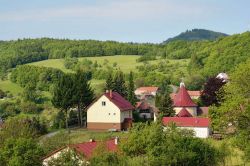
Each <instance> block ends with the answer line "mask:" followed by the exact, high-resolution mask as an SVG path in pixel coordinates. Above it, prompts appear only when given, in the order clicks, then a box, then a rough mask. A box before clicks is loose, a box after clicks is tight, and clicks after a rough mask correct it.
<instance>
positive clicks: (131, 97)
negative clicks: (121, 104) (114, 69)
mask: <svg viewBox="0 0 250 166" xmlns="http://www.w3.org/2000/svg"><path fill="white" fill-rule="evenodd" d="M128 81H129V82H128V95H127V99H128V101H129V102H130V103H131V104H132V105H135V102H136V97H135V92H134V90H135V84H134V77H133V72H132V71H131V72H130V73H129V80H128Z"/></svg>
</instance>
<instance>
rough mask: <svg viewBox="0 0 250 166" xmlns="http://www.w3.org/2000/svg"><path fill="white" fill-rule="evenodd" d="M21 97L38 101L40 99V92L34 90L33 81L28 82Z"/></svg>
mask: <svg viewBox="0 0 250 166" xmlns="http://www.w3.org/2000/svg"><path fill="white" fill-rule="evenodd" d="M23 99H24V100H25V101H32V102H38V101H39V100H40V94H39V92H38V91H37V90H36V86H35V84H33V83H29V84H28V85H26V86H25V88H24V90H23Z"/></svg>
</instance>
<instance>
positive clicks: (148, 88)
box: [135, 86, 159, 93]
mask: <svg viewBox="0 0 250 166" xmlns="http://www.w3.org/2000/svg"><path fill="white" fill-rule="evenodd" d="M158 89H159V87H157V86H146V87H140V88H137V89H136V90H135V91H142V92H148V93H152V92H156V91H157V90H158Z"/></svg>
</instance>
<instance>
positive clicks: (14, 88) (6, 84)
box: [0, 80, 23, 96]
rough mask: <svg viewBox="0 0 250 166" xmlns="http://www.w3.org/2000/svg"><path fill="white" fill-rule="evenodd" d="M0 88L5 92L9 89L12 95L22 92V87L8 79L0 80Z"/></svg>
mask: <svg viewBox="0 0 250 166" xmlns="http://www.w3.org/2000/svg"><path fill="white" fill-rule="evenodd" d="M0 89H1V90H3V91H5V92H7V91H9V92H10V93H11V94H12V95H14V96H16V95H18V94H20V93H22V91H23V88H21V87H20V86H19V85H17V84H15V83H12V82H11V81H10V80H4V81H2V80H0Z"/></svg>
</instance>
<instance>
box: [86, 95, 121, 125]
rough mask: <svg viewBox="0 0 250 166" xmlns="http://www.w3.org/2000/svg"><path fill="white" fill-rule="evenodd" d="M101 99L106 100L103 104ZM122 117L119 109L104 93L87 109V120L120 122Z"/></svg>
mask: <svg viewBox="0 0 250 166" xmlns="http://www.w3.org/2000/svg"><path fill="white" fill-rule="evenodd" d="M102 101H105V102H106V105H105V106H102ZM123 119H124V118H121V113H120V109H119V108H118V107H117V106H116V105H115V104H113V103H112V102H111V101H110V100H109V99H108V98H107V97H106V96H104V95H103V96H102V97H100V98H99V99H98V100H97V101H96V102H95V103H94V104H93V105H92V106H91V107H90V108H89V109H88V110H87V122H98V123H121V122H123V121H121V120H123Z"/></svg>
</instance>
